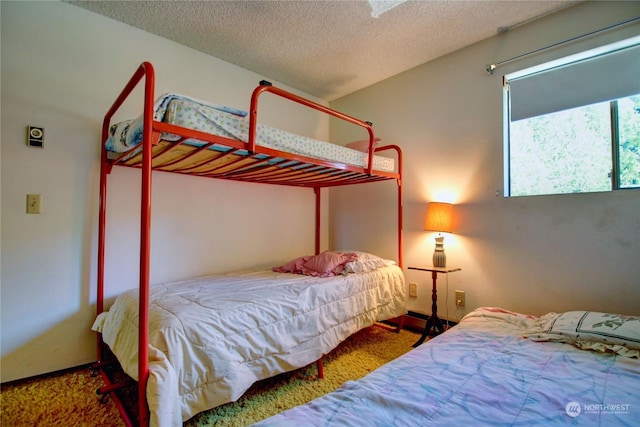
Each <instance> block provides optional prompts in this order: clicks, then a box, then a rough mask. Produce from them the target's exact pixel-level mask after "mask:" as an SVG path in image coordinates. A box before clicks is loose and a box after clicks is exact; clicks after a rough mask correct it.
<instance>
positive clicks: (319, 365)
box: [316, 357, 324, 379]
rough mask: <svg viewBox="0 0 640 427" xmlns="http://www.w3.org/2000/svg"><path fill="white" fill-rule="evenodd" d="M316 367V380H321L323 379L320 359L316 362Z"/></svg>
mask: <svg viewBox="0 0 640 427" xmlns="http://www.w3.org/2000/svg"><path fill="white" fill-rule="evenodd" d="M316 366H317V367H318V378H320V379H323V378H324V367H323V366H322V357H321V358H320V359H318V361H317V362H316Z"/></svg>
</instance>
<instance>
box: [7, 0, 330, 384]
mask: <svg viewBox="0 0 640 427" xmlns="http://www.w3.org/2000/svg"><path fill="white" fill-rule="evenodd" d="M1 14H2V26H1V31H2V33H1V41H2V58H1V59H2V82H1V83H2V106H1V107H2V152H1V153H2V156H1V160H2V167H1V170H2V201H1V203H2V205H1V206H2V212H1V218H2V229H1V233H2V244H1V251H2V266H1V268H2V270H1V292H2V295H1V298H2V304H1V309H2V312H1V318H0V322H1V328H2V329H1V340H2V341H1V346H2V360H1V368H2V376H1V381H3V382H4V381H9V380H14V379H19V378H24V377H27V376H32V375H36V374H40V373H45V372H50V371H54V370H57V369H62V368H68V367H71V366H75V365H79V364H83V363H88V362H91V361H93V360H95V354H96V350H95V342H96V341H95V334H94V333H92V332H91V331H90V327H91V324H92V321H93V319H94V318H95V290H94V288H95V281H96V278H95V277H96V240H97V217H98V178H99V136H100V132H101V129H100V128H101V123H102V117H103V116H104V114H105V112H106V110H107V109H108V108H109V106H110V105H111V104H112V103H113V101H114V100H115V97H116V96H117V94H118V93H119V92H120V90H121V89H122V87H123V86H124V84H125V82H126V81H127V80H128V78H129V77H130V75H131V74H132V73H133V71H134V70H135V69H136V67H137V66H138V65H139V64H140V63H141V62H142V61H145V60H147V61H150V62H152V63H153V64H154V65H155V68H156V73H157V75H156V77H157V94H158V95H159V94H161V93H164V92H169V91H174V92H179V93H184V94H187V95H191V96H195V97H197V98H201V99H208V100H211V101H213V102H216V103H220V104H225V105H230V106H234V107H238V108H243V109H248V107H249V98H250V94H251V91H252V90H253V88H254V87H255V86H256V85H257V83H258V81H259V80H261V79H263V78H267V79H268V78H269V76H260V75H257V74H255V73H253V72H250V71H247V70H245V69H241V68H239V67H236V66H233V65H231V64H229V63H226V62H223V61H221V60H218V59H216V58H213V57H211V56H208V55H205V54H202V53H200V52H197V51H194V50H192V49H189V48H186V47H183V46H180V45H178V44H176V43H173V42H170V41H167V40H165V39H162V38H160V37H157V36H154V35H151V34H149V33H145V32H143V31H140V30H137V29H134V28H132V27H129V26H127V25H124V24H121V23H118V22H116V21H113V20H110V19H107V18H104V17H102V16H100V15H96V14H93V13H90V12H88V11H85V10H83V9H80V8H77V7H75V6H72V5H69V4H65V3H60V2H5V1H3V2H1ZM273 83H274V84H277V82H275V81H274V82H273ZM285 88H286V87H285ZM302 95H303V96H304V94H302ZM269 96H270V95H266V96H265V97H263V98H261V107H266V109H265V110H264V111H265V112H264V113H261V114H260V117H261V119H263V120H264V122H265V123H267V124H270V125H274V126H278V127H281V128H284V129H287V130H290V131H292V132H296V133H300V134H304V135H308V136H314V137H317V138H322V139H326V138H327V136H328V125H329V121H328V119H327V118H326V117H324V116H319V115H318V114H313V113H308V112H307V111H303V109H302V108H301V107H297V106H289V105H284V103H283V102H281V101H277V100H276V99H275V98H274V97H273V96H271V98H269ZM316 101H318V102H321V101H320V100H317V99H316ZM274 107H277V108H274ZM275 110H278V112H277V114H276V112H275ZM127 111H129V112H133V111H135V110H134V109H133V106H127ZM27 125H35V126H43V127H44V128H45V148H44V149H43V150H40V149H35V148H29V147H27V146H26V144H25V134H26V127H27ZM139 182H140V180H139V174H138V173H137V171H136V170H132V169H125V168H115V169H114V172H113V173H112V175H111V178H110V181H109V205H108V206H109V216H108V230H109V231H108V236H107V272H106V277H107V286H108V289H107V294H108V295H109V296H113V295H116V294H117V293H119V292H121V291H122V290H123V289H127V288H131V287H135V286H137V284H136V278H137V265H138V261H137V260H138V246H137V242H138V239H139V238H138V233H139V231H138V230H139V227H138V209H139V202H138V194H139ZM27 193H37V194H41V195H42V205H43V207H42V214H41V215H27V214H26V213H25V206H26V194H27ZM153 197H154V205H153V221H152V224H153V235H152V248H153V249H152V268H151V272H152V276H151V281H152V283H155V282H159V281H165V280H172V279H177V278H183V277H187V276H192V275H199V274H206V273H212V272H221V271H227V270H232V269H236V268H241V267H246V266H253V265H266V266H271V265H278V263H281V262H283V261H286V260H288V259H290V258H293V257H294V256H299V255H301V254H306V253H312V252H313V249H314V214H315V210H314V200H315V199H314V194H313V191H312V190H309V189H291V188H285V187H280V186H259V185H252V184H243V183H235V182H227V181H219V180H207V179H197V178H193V177H186V176H176V175H171V174H163V173H157V174H154V196H153ZM327 201H328V198H327ZM324 217H325V219H326V217H327V213H326V211H325V213H324ZM327 240H328V237H327V232H326V231H325V244H326V241H327Z"/></svg>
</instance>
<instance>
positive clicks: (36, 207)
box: [27, 194, 42, 214]
mask: <svg viewBox="0 0 640 427" xmlns="http://www.w3.org/2000/svg"><path fill="white" fill-rule="evenodd" d="M41 208H42V199H41V197H40V194H27V213H28V214H39V213H40V212H41Z"/></svg>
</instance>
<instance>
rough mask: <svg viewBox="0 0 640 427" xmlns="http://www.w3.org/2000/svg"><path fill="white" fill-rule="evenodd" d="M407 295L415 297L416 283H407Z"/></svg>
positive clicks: (416, 294)
mask: <svg viewBox="0 0 640 427" xmlns="http://www.w3.org/2000/svg"><path fill="white" fill-rule="evenodd" d="M409 296H410V297H417V296H418V284H417V283H409Z"/></svg>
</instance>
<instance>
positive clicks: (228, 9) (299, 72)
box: [67, 0, 576, 101]
mask: <svg viewBox="0 0 640 427" xmlns="http://www.w3.org/2000/svg"><path fill="white" fill-rule="evenodd" d="M67 2H68V3H71V4H73V5H76V6H79V7H82V8H85V9H88V10H90V11H93V12H96V13H99V14H101V15H104V16H107V17H110V18H113V19H115V20H118V21H121V22H124V23H126V24H129V25H131V26H134V27H138V28H141V29H143V30H145V31H148V32H150V33H154V34H157V35H159V36H162V37H165V38H167V39H170V40H173V41H175V42H178V43H180V44H183V45H185V46H189V47H191V48H193V49H196V50H199V51H201V52H204V53H207V54H210V55H213V56H215V57H217V58H220V59H223V60H225V61H227V62H230V63H232V64H236V65H239V66H241V67H243V68H246V69H249V70H251V71H254V72H256V73H258V74H261V75H262V76H263V77H265V78H267V79H273V80H277V81H280V82H282V83H284V84H287V85H289V86H291V87H294V88H296V89H299V90H301V91H304V92H306V93H309V94H311V95H315V96H317V97H320V98H322V99H325V100H327V101H332V100H334V99H336V98H339V97H341V96H344V95H347V94H349V93H352V92H355V91H357V90H359V89H362V88H364V87H366V86H369V85H371V84H374V83H377V82H379V81H381V80H384V79H386V78H388V77H391V76H393V75H396V74H398V73H401V72H403V71H406V70H408V69H410V68H413V67H415V66H418V65H420V64H423V63H425V62H428V61H431V60H433V59H435V58H438V57H440V56H443V55H446V54H447V53H450V52H453V51H455V50H458V49H460V48H463V47H465V46H469V45H471V44H473V43H476V42H478V41H480V40H483V39H486V38H489V37H491V36H494V35H496V34H497V33H498V32H502V31H505V30H508V29H509V28H512V27H514V26H517V25H519V24H521V23H523V22H528V21H530V20H532V19H535V18H538V17H541V16H544V15H547V14H549V13H552V12H555V11H557V10H559V9H561V8H564V7H567V6H569V5H572V4H575V3H576V2H575V1H572V0H559V1H515V0H512V1H489V0H473V1H461V0H438V1H430V0H418V1H407V2H405V3H402V4H400V5H398V6H397V7H395V8H393V9H391V10H389V11H387V12H385V13H384V14H382V15H381V16H380V17H378V18H373V17H372V16H371V7H370V5H369V3H368V2H367V1H349V0H343V1H327V0H324V1H319V0H318V1H314V0H308V1H246V0H245V1H113V0H111V1H67Z"/></svg>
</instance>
